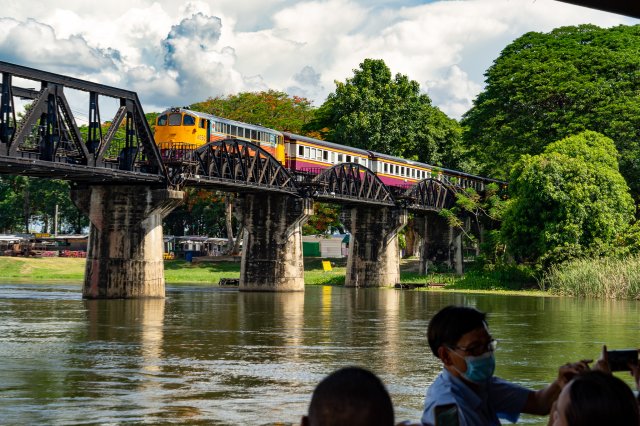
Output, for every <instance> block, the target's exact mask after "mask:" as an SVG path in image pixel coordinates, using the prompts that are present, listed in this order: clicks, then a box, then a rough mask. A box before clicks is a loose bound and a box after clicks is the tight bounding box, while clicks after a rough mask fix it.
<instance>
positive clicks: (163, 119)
mask: <svg viewBox="0 0 640 426" xmlns="http://www.w3.org/2000/svg"><path fill="white" fill-rule="evenodd" d="M157 125H158V126H166V125H167V114H162V115H161V116H160V117H158V124H157Z"/></svg>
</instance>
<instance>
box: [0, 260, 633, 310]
mask: <svg viewBox="0 0 640 426" xmlns="http://www.w3.org/2000/svg"><path fill="white" fill-rule="evenodd" d="M322 260H323V259H320V258H305V284H306V285H334V286H340V285H343V284H344V277H345V271H346V259H330V261H331V264H332V266H333V269H332V271H327V272H325V271H323V269H322ZM84 269H85V259H81V258H57V257H56V258H24V257H0V282H6V283H56V282H65V283H82V280H83V277H84ZM239 274H240V263H239V262H233V261H219V262H193V263H190V262H186V261H184V260H167V261H165V279H166V283H167V285H186V284H188V285H213V286H217V285H218V282H219V281H220V279H222V278H238V276H239ZM400 276H401V278H400V279H401V282H402V283H403V284H418V285H425V284H426V286H424V287H422V288H420V290H426V291H459V292H467V293H471V292H473V293H475V292H481V293H485V292H488V293H499V294H514V295H534V296H573V297H594V298H608V299H628V300H640V256H635V257H630V258H627V259H622V260H616V259H610V258H609V259H588V260H576V261H573V262H568V263H565V264H563V265H560V266H554V267H552V268H551V269H550V270H549V271H548V272H547V273H546V274H545V275H544V276H543V278H542V279H540V280H537V281H536V279H535V278H534V277H533V276H532V274H531V273H530V272H528V271H527V270H525V269H523V268H518V267H510V268H502V269H494V270H475V269H472V270H470V271H468V272H467V273H465V275H464V276H462V277H458V276H455V275H453V274H450V273H438V272H434V273H430V274H428V275H427V276H422V275H419V274H418V272H417V261H416V260H415V259H408V260H407V259H404V260H403V261H402V263H401V267H400Z"/></svg>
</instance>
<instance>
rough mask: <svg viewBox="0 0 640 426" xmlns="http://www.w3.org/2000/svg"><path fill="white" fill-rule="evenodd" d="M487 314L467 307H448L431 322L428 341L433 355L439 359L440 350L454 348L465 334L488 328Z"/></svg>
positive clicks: (439, 312)
mask: <svg viewBox="0 0 640 426" xmlns="http://www.w3.org/2000/svg"><path fill="white" fill-rule="evenodd" d="M486 327H487V321H486V314H485V313H483V312H480V311H478V310H477V309H474V308H468V307H466V306H447V307H445V308H442V309H441V310H440V311H438V313H437V314H435V315H434V316H433V318H431V321H429V326H428V328H427V340H428V341H429V347H430V348H431V352H433V355H435V356H436V357H438V358H439V356H438V348H440V347H441V346H443V345H444V346H446V347H449V348H454V347H456V346H457V345H458V341H459V340H460V338H462V336H464V335H465V334H467V333H469V332H471V331H474V330H477V329H479V328H486Z"/></svg>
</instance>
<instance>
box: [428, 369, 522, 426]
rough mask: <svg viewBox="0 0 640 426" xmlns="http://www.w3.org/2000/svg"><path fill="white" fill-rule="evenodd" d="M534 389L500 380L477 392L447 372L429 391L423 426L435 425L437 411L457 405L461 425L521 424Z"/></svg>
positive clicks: (493, 380)
mask: <svg viewBox="0 0 640 426" xmlns="http://www.w3.org/2000/svg"><path fill="white" fill-rule="evenodd" d="M530 392H532V391H531V390H529V389H527V388H525V387H522V386H520V385H516V384H514V383H511V382H507V381H506V380H502V379H500V378H498V377H492V378H491V380H490V381H489V382H488V383H487V384H485V385H482V386H481V387H480V390H479V392H475V391H474V390H473V389H471V388H470V387H469V386H468V385H466V384H465V383H464V382H463V381H462V379H459V378H457V377H455V376H453V375H452V374H451V373H450V372H449V371H447V369H443V370H442V372H441V373H440V374H439V375H438V377H436V380H435V381H434V382H433V384H432V385H431V386H429V388H428V389H427V396H426V397H425V400H424V411H423V413H422V424H423V425H435V424H436V422H435V408H436V407H437V406H441V405H449V404H455V405H456V406H457V407H458V420H459V424H460V426H495V425H499V424H500V421H499V420H498V418H501V419H505V420H508V421H510V422H513V423H515V422H517V421H518V417H519V416H520V413H521V412H522V409H523V408H524V405H525V403H526V402H527V397H528V396H529V393H530Z"/></svg>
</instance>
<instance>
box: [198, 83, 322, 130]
mask: <svg viewBox="0 0 640 426" xmlns="http://www.w3.org/2000/svg"><path fill="white" fill-rule="evenodd" d="M190 108H192V109H193V110H195V111H201V112H206V113H208V114H213V115H217V116H220V117H224V118H228V119H230V120H237V121H242V122H245V123H251V124H259V125H261V126H265V127H269V128H271V129H276V130H280V131H289V132H293V133H300V132H301V131H302V127H303V126H304V125H305V124H306V123H307V122H309V121H310V120H311V119H312V117H313V107H312V105H311V102H310V101H309V100H308V99H306V98H301V97H299V96H289V95H288V94H286V93H284V92H278V91H275V90H268V91H266V92H243V93H238V94H236V95H229V96H227V97H220V96H216V97H213V98H209V99H207V100H206V101H203V102H197V103H194V104H192V105H191V107H190Z"/></svg>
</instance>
